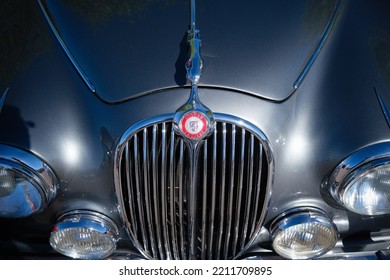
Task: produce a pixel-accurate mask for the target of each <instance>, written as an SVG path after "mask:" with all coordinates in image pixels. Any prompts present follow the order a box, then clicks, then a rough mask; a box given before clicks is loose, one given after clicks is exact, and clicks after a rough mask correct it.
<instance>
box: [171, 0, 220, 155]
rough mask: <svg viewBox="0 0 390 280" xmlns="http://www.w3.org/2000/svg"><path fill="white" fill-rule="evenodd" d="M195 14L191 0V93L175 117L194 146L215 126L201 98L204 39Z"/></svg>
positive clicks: (184, 135) (189, 73) (192, 0)
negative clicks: (197, 25) (201, 52)
mask: <svg viewBox="0 0 390 280" xmlns="http://www.w3.org/2000/svg"><path fill="white" fill-rule="evenodd" d="M195 15H196V7H195V0H191V27H190V29H189V30H188V32H187V33H188V38H187V41H188V44H189V47H190V51H189V53H190V55H189V58H188V60H187V62H186V65H185V67H186V70H187V80H188V81H189V82H190V83H191V94H190V98H189V99H188V101H187V102H186V103H185V104H184V105H183V106H181V107H180V108H179V109H178V110H177V111H176V114H175V117H174V124H175V130H176V131H177V132H178V133H179V134H181V135H182V136H183V137H184V138H185V139H187V140H188V141H189V142H190V144H191V146H192V147H193V148H196V146H197V144H199V143H200V142H201V140H202V139H204V138H206V137H207V136H209V135H210V134H211V133H212V132H213V130H214V127H215V121H214V115H213V113H212V112H211V110H210V109H209V108H207V107H206V106H205V105H203V104H202V102H200V100H199V94H198V83H199V79H200V76H201V71H202V66H203V65H202V64H203V62H202V57H201V54H200V47H201V45H202V41H201V37H200V31H199V30H198V29H197V28H196V23H195Z"/></svg>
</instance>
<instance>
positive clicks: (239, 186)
mask: <svg viewBox="0 0 390 280" xmlns="http://www.w3.org/2000/svg"><path fill="white" fill-rule="evenodd" d="M244 161H245V130H241V149H240V158H239V166H238V179H237V200H236V211H235V214H236V215H235V219H234V220H235V223H234V234H233V246H232V250H233V255H236V249H237V240H238V233H239V227H240V219H241V217H240V214H241V211H240V210H241V197H242V189H243V180H244V163H245V162H244Z"/></svg>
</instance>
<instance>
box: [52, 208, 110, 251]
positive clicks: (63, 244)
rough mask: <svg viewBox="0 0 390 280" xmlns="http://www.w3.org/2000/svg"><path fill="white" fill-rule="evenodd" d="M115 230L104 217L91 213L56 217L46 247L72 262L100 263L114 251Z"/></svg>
mask: <svg viewBox="0 0 390 280" xmlns="http://www.w3.org/2000/svg"><path fill="white" fill-rule="evenodd" d="M117 239H118V229H117V227H116V225H115V224H114V222H112V221H111V220H110V219H109V218H108V217H106V216H103V215H101V214H99V213H95V212H91V211H75V212H71V213H69V214H65V215H64V216H62V217H60V219H59V221H58V223H57V224H56V226H55V227H54V228H53V231H52V233H51V236H50V245H51V246H52V247H53V248H54V249H55V250H56V251H57V252H59V253H61V254H63V255H65V256H68V257H71V258H75V259H103V258H106V257H108V256H110V255H111V254H112V253H113V252H114V250H115V249H116V242H117Z"/></svg>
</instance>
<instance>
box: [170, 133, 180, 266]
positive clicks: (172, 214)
mask: <svg viewBox="0 0 390 280" xmlns="http://www.w3.org/2000/svg"><path fill="white" fill-rule="evenodd" d="M174 166H175V132H174V131H173V129H172V130H171V143H170V148H169V196H170V197H169V208H170V225H171V238H172V248H173V249H172V251H173V257H174V259H176V260H177V259H179V254H178V251H179V250H178V245H177V244H178V242H177V235H176V219H175V209H176V205H175V172H174Z"/></svg>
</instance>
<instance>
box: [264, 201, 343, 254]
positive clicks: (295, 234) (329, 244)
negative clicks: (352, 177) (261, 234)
mask: <svg viewBox="0 0 390 280" xmlns="http://www.w3.org/2000/svg"><path fill="white" fill-rule="evenodd" d="M270 231H271V235H272V247H273V248H274V250H275V252H276V253H277V254H279V255H280V256H282V257H284V258H287V259H311V258H315V257H318V256H321V255H323V254H325V253H327V252H328V251H330V250H331V249H332V248H333V247H334V245H335V244H336V241H337V232H336V229H335V227H334V225H333V224H332V223H331V221H330V220H329V219H328V218H327V217H326V215H325V213H324V212H323V211H321V210H319V209H315V208H298V209H293V210H291V211H289V212H286V213H284V214H282V215H280V216H279V217H277V218H276V220H275V221H274V222H273V223H272V224H271V229H270Z"/></svg>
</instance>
